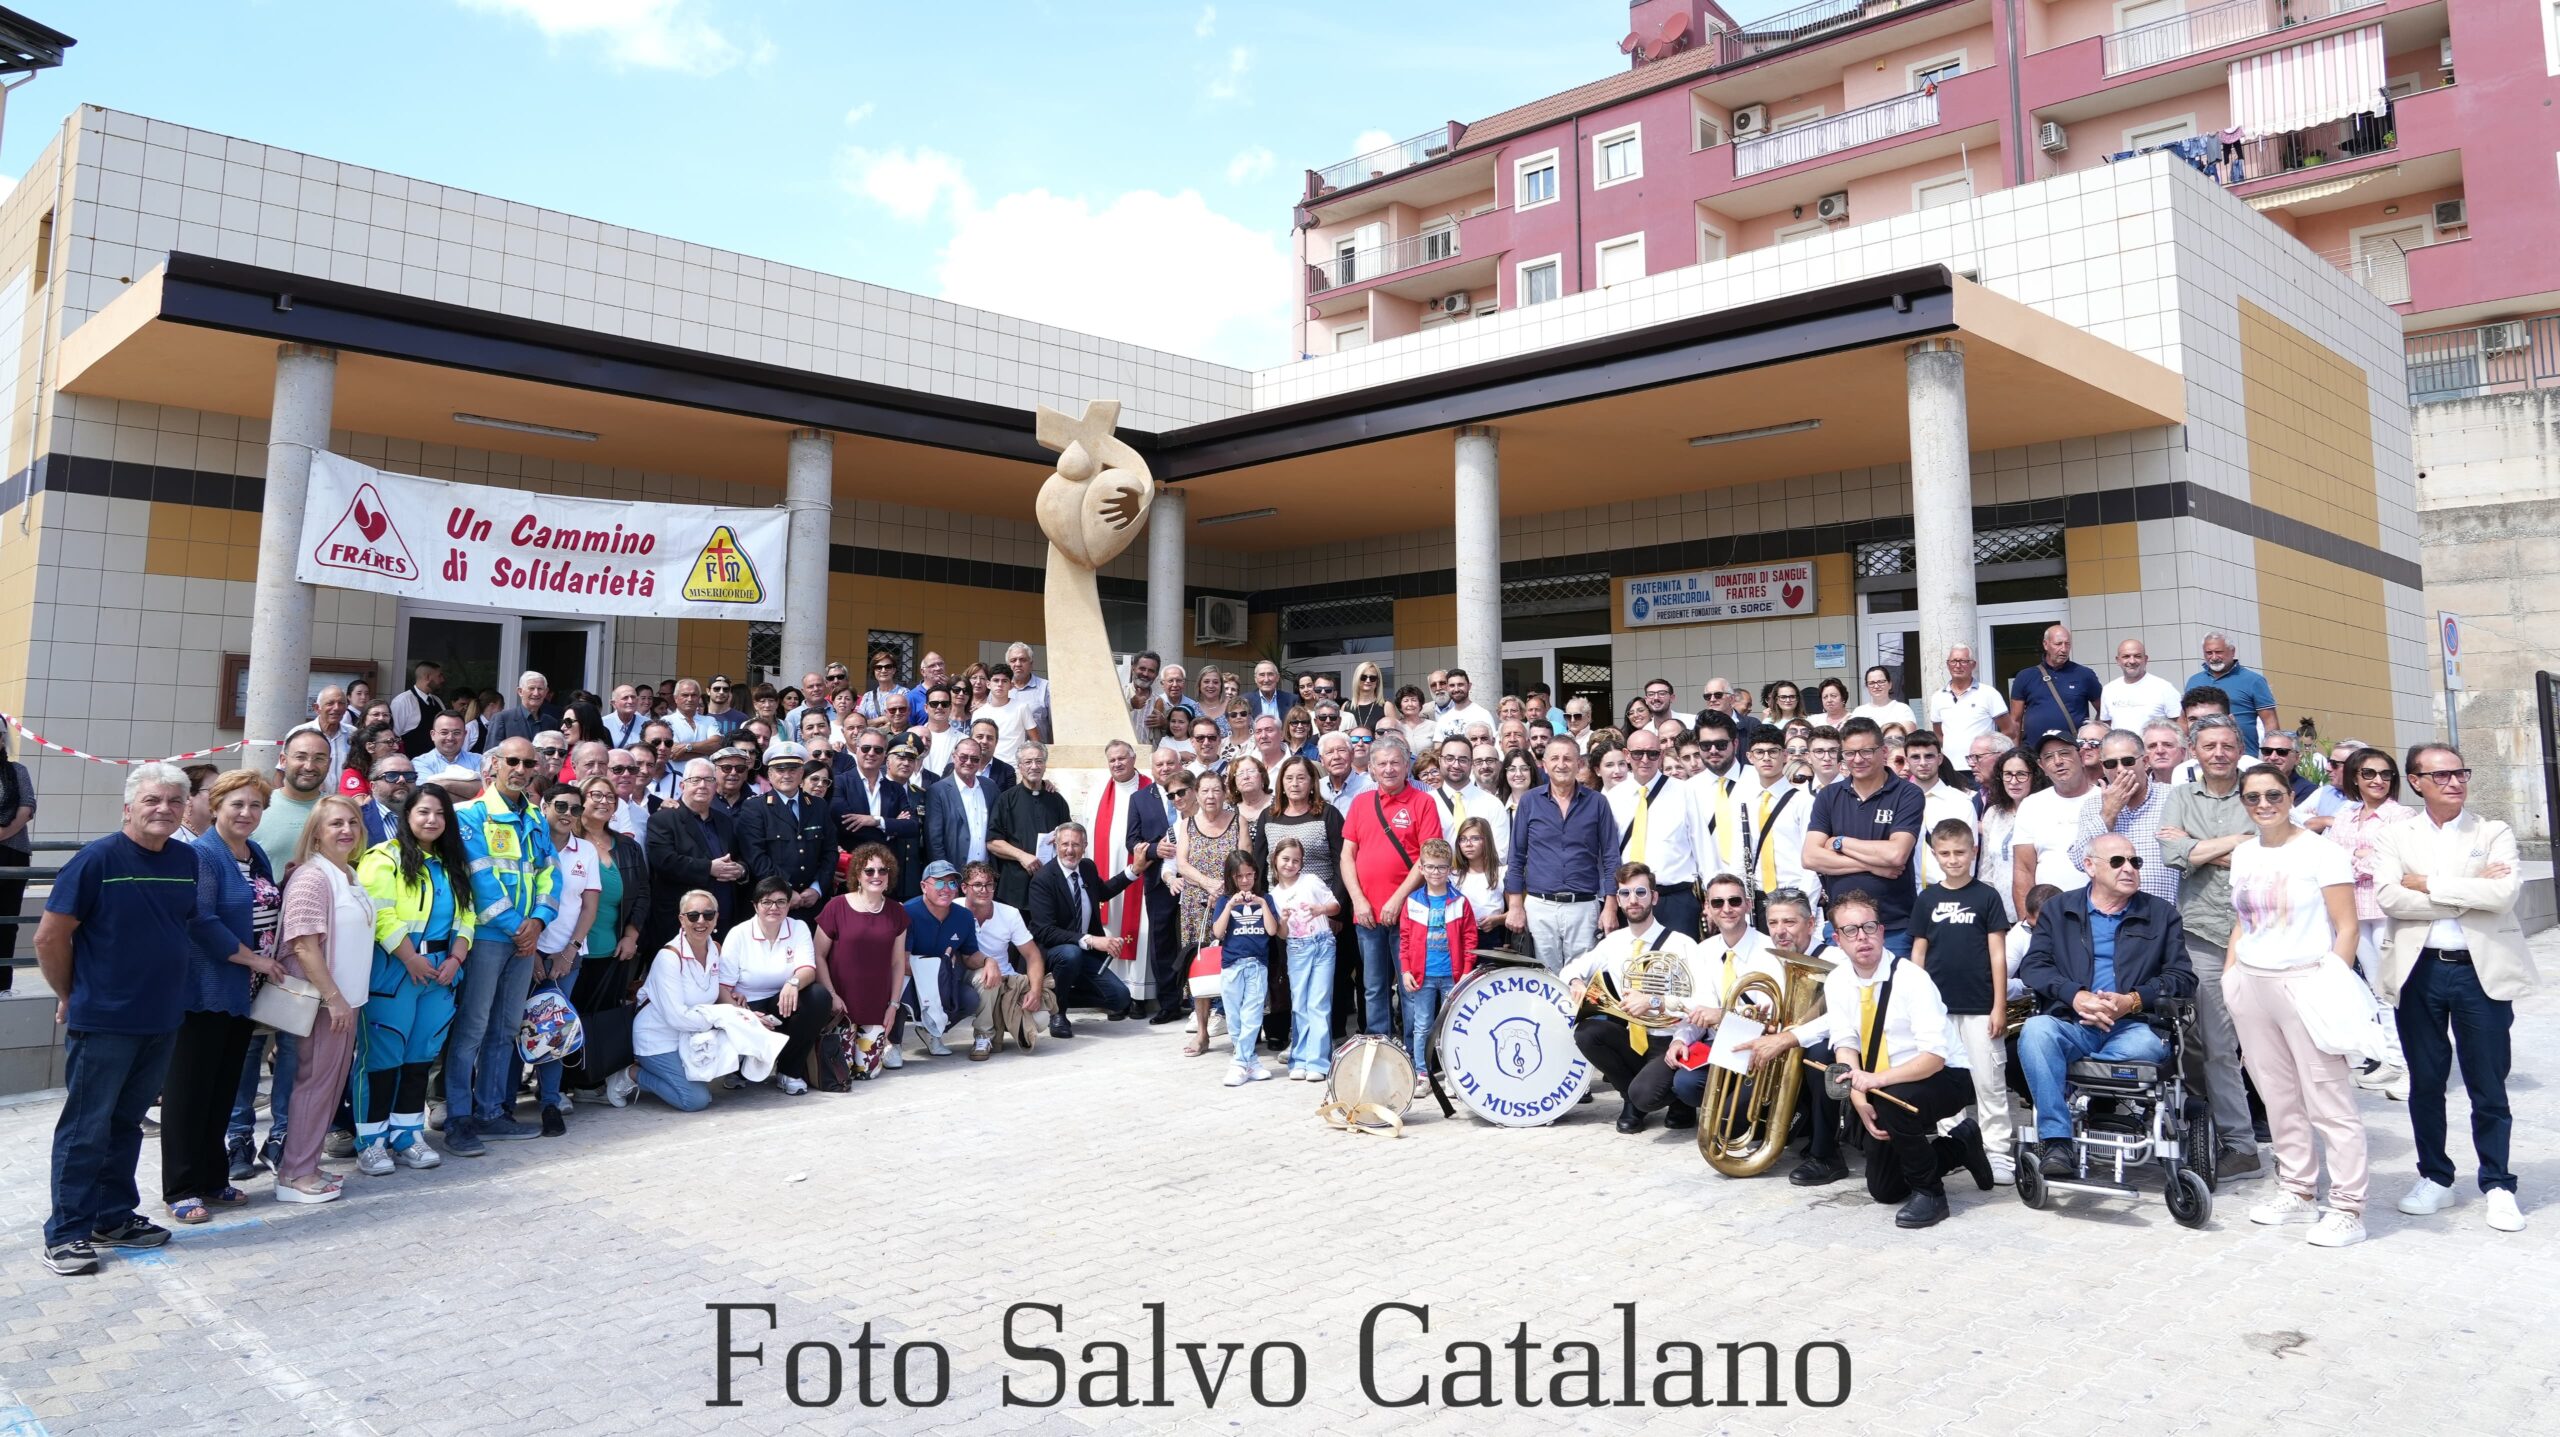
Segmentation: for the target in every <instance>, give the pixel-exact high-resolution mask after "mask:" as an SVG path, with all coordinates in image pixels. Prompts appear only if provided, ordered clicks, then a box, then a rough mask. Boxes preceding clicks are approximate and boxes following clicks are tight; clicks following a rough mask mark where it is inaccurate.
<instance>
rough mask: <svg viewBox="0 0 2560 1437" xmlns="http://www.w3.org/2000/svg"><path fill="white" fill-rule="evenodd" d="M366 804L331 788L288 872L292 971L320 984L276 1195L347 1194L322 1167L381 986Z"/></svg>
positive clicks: (318, 1197)
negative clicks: (366, 1015)
mask: <svg viewBox="0 0 2560 1437" xmlns="http://www.w3.org/2000/svg"><path fill="white" fill-rule="evenodd" d="M363 847H364V811H363V810H362V809H360V808H358V807H357V806H356V801H355V800H354V799H352V798H349V797H347V796H346V795H345V794H342V793H331V794H323V795H322V796H321V797H320V799H319V801H318V802H317V803H314V804H313V805H312V807H311V817H310V818H309V819H307V820H305V821H304V823H303V825H302V839H301V841H300V842H298V843H296V844H295V845H294V848H293V864H292V866H291V867H290V868H289V869H287V870H286V874H287V876H286V878H285V881H284V911H283V916H282V918H281V919H280V920H279V921H278V923H277V926H276V934H277V936H278V937H279V938H280V939H282V940H283V944H284V960H285V972H286V976H287V977H289V978H293V979H298V980H300V981H301V982H302V983H304V984H307V985H309V986H310V987H311V988H313V989H316V990H317V991H318V996H319V1004H318V1007H317V1009H316V1011H311V1012H309V1013H308V1015H307V1016H308V1018H309V1025H310V1026H309V1029H308V1031H307V1032H305V1033H304V1034H302V1035H301V1036H300V1037H297V1038H295V1039H294V1057H295V1061H296V1068H295V1072H294V1075H293V1102H292V1107H291V1109H290V1112H289V1114H288V1116H287V1119H286V1122H285V1140H284V1151H283V1153H282V1154H281V1155H280V1156H279V1161H278V1162H277V1164H276V1200H277V1201H278V1202H291V1203H323V1202H335V1201H337V1200H338V1180H337V1179H336V1178H334V1177H331V1176H329V1175H327V1174H324V1173H322V1172H321V1171H320V1145H321V1144H322V1143H323V1142H324V1141H325V1140H326V1139H327V1138H328V1136H329V1120H330V1118H332V1117H333V1116H335V1115H336V1113H337V1108H338V1097H339V1094H341V1093H343V1092H344V1091H345V1090H346V1086H347V1065H348V1062H349V1061H350V1060H351V1059H352V1058H353V1057H354V1055H355V1042H356V1022H357V1016H356V1010H357V1009H358V1008H361V1007H363V1006H364V1004H365V998H366V996H367V995H368V994H370V993H371V992H372V979H373V899H372V897H371V896H370V895H368V894H367V893H366V892H365V891H364V888H363V887H362V886H361V885H360V884H358V883H357V882H356V876H355V868H354V864H355V858H356V854H357V853H358V852H359V851H360V850H362V848H363Z"/></svg>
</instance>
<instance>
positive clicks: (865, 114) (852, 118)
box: [844, 100, 877, 125]
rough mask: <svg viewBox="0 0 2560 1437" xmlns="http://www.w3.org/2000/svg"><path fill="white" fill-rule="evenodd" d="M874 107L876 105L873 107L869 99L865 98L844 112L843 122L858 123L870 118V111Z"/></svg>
mask: <svg viewBox="0 0 2560 1437" xmlns="http://www.w3.org/2000/svg"><path fill="white" fill-rule="evenodd" d="M875 108H877V107H875V106H874V105H873V104H872V103H871V102H870V101H868V100H865V101H863V102H862V103H861V104H859V105H856V106H854V107H853V108H852V109H850V110H847V111H845V112H844V122H845V123H846V124H848V125H859V124H861V123H862V122H863V121H865V120H867V119H870V118H871V112H872V110H873V109H875Z"/></svg>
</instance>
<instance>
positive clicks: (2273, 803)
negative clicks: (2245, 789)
mask: <svg viewBox="0 0 2560 1437" xmlns="http://www.w3.org/2000/svg"><path fill="white" fill-rule="evenodd" d="M2240 801H2241V802H2242V803H2244V804H2247V805H2248V806H2249V807H2251V808H2283V807H2286V806H2288V805H2290V804H2291V803H2292V802H2293V795H2292V794H2289V793H2266V792H2258V793H2244V794H2242V795H2240Z"/></svg>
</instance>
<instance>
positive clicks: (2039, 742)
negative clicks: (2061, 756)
mask: <svg viewBox="0 0 2560 1437" xmlns="http://www.w3.org/2000/svg"><path fill="white" fill-rule="evenodd" d="M2049 743H2067V744H2070V745H2071V746H2072V747H2074V748H2077V747H2079V745H2080V736H2079V735H2077V734H2075V733H2073V732H2071V730H2069V729H2061V728H2049V729H2046V730H2045V731H2044V732H2042V733H2040V734H2037V735H2036V752H2037V753H2039V754H2041V753H2043V752H2044V746H2045V745H2046V744H2049Z"/></svg>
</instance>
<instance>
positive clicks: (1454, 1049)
mask: <svg viewBox="0 0 2560 1437" xmlns="http://www.w3.org/2000/svg"><path fill="white" fill-rule="evenodd" d="M1431 1056H1432V1062H1433V1064H1434V1068H1433V1072H1434V1074H1435V1075H1436V1076H1437V1078H1438V1081H1439V1083H1440V1089H1441V1091H1442V1092H1445V1093H1447V1094H1448V1095H1449V1096H1450V1097H1451V1098H1453V1099H1455V1100H1456V1101H1457V1103H1458V1104H1459V1105H1460V1106H1462V1107H1464V1108H1466V1109H1467V1110H1468V1111H1469V1112H1472V1113H1474V1114H1475V1115H1476V1116H1477V1117H1479V1118H1482V1119H1483V1120H1484V1121H1486V1122H1488V1123H1492V1124H1495V1125H1496V1126H1499V1127H1506V1128H1534V1127H1543V1126H1544V1125H1546V1124H1548V1123H1552V1122H1554V1121H1555V1120H1556V1119H1558V1118H1561V1117H1563V1116H1564V1115H1565V1113H1566V1111H1567V1110H1568V1109H1570V1108H1572V1107H1573V1105H1574V1104H1576V1103H1578V1102H1580V1101H1582V1095H1583V1093H1584V1091H1586V1090H1587V1089H1589V1088H1590V1086H1591V1081H1592V1077H1593V1073H1592V1071H1591V1064H1590V1061H1589V1060H1588V1059H1585V1058H1584V1057H1583V1056H1582V1050H1581V1049H1579V1048H1576V1047H1575V1046H1574V1045H1573V1001H1572V998H1571V997H1570V996H1569V993H1568V990H1567V989H1566V987H1565V983H1564V980H1563V979H1561V978H1558V977H1557V976H1556V975H1554V974H1553V973H1550V972H1548V971H1547V970H1546V969H1544V968H1534V967H1514V966H1504V967H1485V968H1478V969H1477V970H1476V971H1474V972H1473V973H1470V974H1468V975H1467V977H1466V980H1465V981H1464V982H1461V983H1460V984H1459V985H1458V986H1457V988H1456V989H1455V990H1454V991H1452V992H1451V993H1450V994H1449V996H1448V997H1447V998H1446V999H1444V1000H1442V1002H1441V1004H1440V1016H1439V1019H1438V1021H1437V1022H1436V1023H1434V1024H1433V1025H1432V1030H1431Z"/></svg>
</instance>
